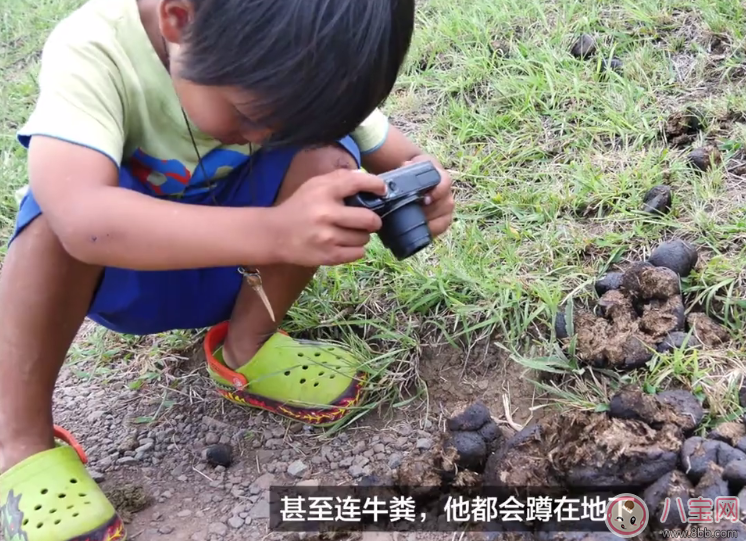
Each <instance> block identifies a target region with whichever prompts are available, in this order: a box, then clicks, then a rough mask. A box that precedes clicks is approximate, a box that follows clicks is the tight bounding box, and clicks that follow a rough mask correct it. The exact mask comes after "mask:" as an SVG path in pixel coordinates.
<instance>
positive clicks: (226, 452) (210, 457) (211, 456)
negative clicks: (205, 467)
mask: <svg viewBox="0 0 746 541" xmlns="http://www.w3.org/2000/svg"><path fill="white" fill-rule="evenodd" d="M205 459H206V460H207V462H208V463H209V464H211V465H213V466H223V467H224V468H228V467H230V465H231V464H233V449H232V448H231V446H230V445H224V444H221V443H219V444H217V445H212V446H210V447H208V448H207V449H206V450H205Z"/></svg>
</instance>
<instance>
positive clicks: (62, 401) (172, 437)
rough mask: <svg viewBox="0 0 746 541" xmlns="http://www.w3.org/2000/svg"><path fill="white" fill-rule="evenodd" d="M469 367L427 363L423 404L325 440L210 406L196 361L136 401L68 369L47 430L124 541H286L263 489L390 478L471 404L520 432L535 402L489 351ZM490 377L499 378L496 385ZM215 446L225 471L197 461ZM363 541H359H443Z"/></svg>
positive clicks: (176, 367) (171, 365)
mask: <svg viewBox="0 0 746 541" xmlns="http://www.w3.org/2000/svg"><path fill="white" fill-rule="evenodd" d="M476 354H477V353H474V355H476ZM479 355H481V356H482V357H481V359H480V361H479V362H473V363H471V365H469V364H467V365H466V366H465V365H464V360H465V355H464V354H463V353H459V352H456V351H453V350H450V351H449V350H447V349H441V350H439V351H429V352H426V353H425V354H424V355H423V358H422V360H421V361H420V366H421V369H422V378H423V380H424V382H425V383H426V384H427V386H428V394H429V396H430V401H425V402H423V401H420V402H418V403H416V404H415V405H413V406H412V407H409V408H403V409H396V410H384V411H380V412H373V413H371V414H369V415H368V416H366V417H364V418H363V419H361V420H360V421H357V422H356V423H355V424H354V425H352V426H351V427H349V428H347V429H346V430H345V431H343V432H341V433H339V434H337V435H334V436H332V437H331V438H328V439H325V438H324V437H323V435H322V434H321V432H320V431H316V430H309V429H308V427H302V426H301V425H299V424H296V423H292V422H290V421H286V420H284V419H281V418H279V417H276V416H272V415H269V414H267V413H266V412H261V411H259V410H253V409H244V408H240V407H238V406H235V405H233V404H231V403H228V402H226V401H224V400H223V399H221V398H219V397H217V396H216V395H215V394H214V393H213V390H212V387H211V384H210V381H209V379H208V378H207V376H206V373H205V371H204V367H203V365H202V355H201V354H199V353H196V354H194V355H192V356H190V357H189V358H186V359H182V360H175V361H170V362H168V363H166V366H165V368H164V371H163V373H162V375H165V376H166V377H165V378H161V381H160V382H159V383H156V384H145V385H143V386H142V387H140V388H139V389H137V390H132V389H130V388H129V387H130V385H128V382H127V380H126V378H123V377H118V376H117V373H118V372H120V371H119V370H118V369H117V366H116V364H115V365H112V366H109V367H108V370H109V373H110V374H111V377H109V378H107V377H106V376H103V377H102V375H101V374H99V375H97V376H96V377H93V378H90V377H87V376H89V375H90V373H89V372H87V370H88V369H90V370H92V371H93V370H96V365H95V364H92V365H90V366H86V365H85V363H82V364H76V365H73V366H72V367H71V366H67V367H65V368H64V369H63V372H62V376H61V379H60V384H59V386H58V388H57V391H56V395H55V416H56V418H55V421H56V423H57V424H59V425H62V426H64V427H65V428H67V429H68V430H69V431H71V432H72V433H73V434H74V435H75V437H76V438H77V439H78V440H79V442H80V443H81V444H82V445H83V447H84V448H85V450H86V452H87V454H88V456H89V459H90V462H89V465H88V466H89V469H90V470H91V471H92V472H93V473H94V476H95V478H96V479H97V480H100V482H101V485H102V487H103V488H104V490H105V491H106V492H107V494H108V495H109V497H110V498H111V499H112V501H114V502H115V505H116V506H117V508H118V509H119V510H120V512H121V513H122V514H123V517H124V518H125V520H127V521H129V523H128V525H127V528H128V533H129V535H130V536H131V537H129V538H128V539H133V540H151V539H172V540H175V541H181V540H185V541H187V540H188V541H206V540H213V541H214V540H244V539H286V538H292V536H293V535H294V534H290V533H283V532H271V531H269V521H268V516H269V508H268V503H267V502H268V496H269V494H268V489H269V487H270V486H293V485H296V484H303V485H309V484H310V485H314V484H319V485H321V486H339V485H345V484H356V483H359V482H361V479H363V478H364V477H365V476H370V475H376V476H380V477H384V476H389V477H390V476H391V475H392V474H393V472H394V471H395V470H396V468H397V467H398V465H399V464H400V463H401V462H402V460H404V459H406V458H407V457H408V456H410V455H417V454H421V453H425V452H427V451H428V450H429V449H430V448H432V446H433V445H434V444H435V443H436V442H437V439H438V433H439V432H441V431H442V430H443V429H444V426H445V420H446V419H447V418H448V417H449V416H450V415H452V414H453V412H454V411H456V410H457V409H459V408H461V407H463V406H465V405H467V404H469V403H471V402H473V401H474V400H481V401H483V402H484V403H485V404H487V405H488V406H489V408H490V410H491V411H492V413H493V416H494V418H495V420H496V421H497V422H498V423H499V424H500V425H501V426H502V427H503V428H504V429H505V430H507V431H509V432H510V431H515V430H517V429H520V428H521V427H522V426H523V425H522V424H523V423H525V422H526V421H528V420H529V419H530V418H531V417H532V416H533V415H534V412H532V411H531V408H532V406H533V405H536V402H535V399H534V393H535V391H534V390H533V388H532V386H531V385H530V384H529V383H528V382H526V381H525V379H523V378H522V377H521V375H520V371H516V370H514V369H511V368H510V365H509V364H508V363H507V362H506V359H505V358H504V357H503V358H501V356H500V355H497V354H496V352H495V351H489V352H486V353H484V352H479ZM125 370H126V368H125V367H123V366H122V367H121V372H124V371H125ZM500 373H505V374H506V377H504V378H503V377H501V376H495V374H500ZM506 408H507V409H506ZM537 413H538V412H537ZM220 443H224V444H227V445H230V446H231V448H232V450H233V463H232V464H231V465H230V467H228V468H227V469H226V468H224V467H222V466H217V467H216V466H214V465H213V464H211V463H208V462H207V461H206V459H205V456H204V453H203V451H204V449H205V448H206V447H207V446H208V445H211V444H220ZM295 535H296V536H297V534H295ZM309 535H310V534H309ZM365 535H366V537H365V539H366V540H370V541H386V540H394V539H402V540H414V539H417V540H420V539H421V540H431V539H432V540H436V539H452V538H453V536H454V534H453V533H401V534H396V535H393V534H389V533H375V532H366V534H365ZM288 536H290V537H288ZM301 536H302V534H301ZM376 536H378V537H376ZM387 536H388V537H387ZM397 536H398V537H397ZM351 538H355V537H354V536H353V537H351Z"/></svg>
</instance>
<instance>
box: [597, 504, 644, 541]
mask: <svg viewBox="0 0 746 541" xmlns="http://www.w3.org/2000/svg"><path fill="white" fill-rule="evenodd" d="M649 520H650V515H649V514H648V507H647V505H645V502H644V501H643V500H642V498H640V497H638V496H635V495H634V494H619V495H618V496H616V497H614V498H612V499H611V501H609V505H608V507H607V509H606V520H605V522H606V526H607V527H608V528H609V531H610V532H611V533H613V534H616V535H618V536H619V537H634V536H636V535H639V534H640V533H641V532H642V531H643V530H644V529H645V527H646V526H647V525H648V521H649Z"/></svg>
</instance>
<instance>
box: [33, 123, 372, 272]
mask: <svg viewBox="0 0 746 541" xmlns="http://www.w3.org/2000/svg"><path fill="white" fill-rule="evenodd" d="M29 151H30V154H29V174H30V180H31V189H32V191H33V193H34V197H35V198H36V200H37V202H38V204H39V206H40V207H41V208H42V210H43V212H44V217H45V218H46V220H47V221H48V223H49V225H50V227H51V229H52V230H53V232H54V233H55V234H56V235H57V237H58V238H59V240H60V242H61V243H62V245H63V246H64V248H65V250H66V251H67V252H68V253H70V255H71V256H73V257H75V258H76V259H78V260H80V261H83V262H86V263H89V264H92V265H101V266H109V267H119V268H128V269H134V270H170V269H188V268H203V267H216V266H233V265H251V266H261V265H270V264H276V263H290V264H297V265H307V266H317V265H322V264H323V265H333V264H339V263H347V262H349V261H354V260H356V259H358V258H359V257H361V256H362V254H363V253H364V246H352V245H350V244H349V240H348V238H349V234H350V230H351V229H355V230H358V231H365V230H367V231H369V232H371V233H372V232H374V231H375V230H377V229H378V228H379V227H380V219H379V218H378V217H377V216H376V215H375V213H373V212H371V211H368V210H366V209H357V208H349V207H345V206H344V205H343V203H342V200H343V198H345V197H348V196H350V195H353V194H354V193H357V192H359V191H369V192H374V193H378V194H379V195H383V193H385V192H384V190H385V187H384V186H383V182H382V181H381V179H379V178H378V177H374V176H372V175H365V174H361V173H357V172H354V171H346V170H341V171H339V172H337V173H334V174H331V175H324V176H322V177H317V178H315V179H311V180H309V181H308V182H307V183H306V184H305V185H304V186H303V187H302V188H301V189H300V190H299V191H298V192H296V194H295V195H293V196H292V197H290V199H288V200H287V201H285V202H284V203H283V204H281V205H279V206H277V207H272V208H225V207H221V208H218V207H211V206H201V205H187V204H183V203H175V202H170V201H163V200H158V199H157V198H155V197H150V196H147V195H143V194H139V193H136V192H133V191H130V190H125V189H121V188H119V187H118V186H117V185H118V171H117V169H116V167H115V165H114V163H113V162H112V161H111V160H110V159H109V158H107V157H106V156H104V155H103V154H101V153H100V152H98V151H95V150H91V149H88V148H85V147H82V146H80V145H74V144H70V143H66V142H64V141H61V140H58V139H51V138H46V137H41V136H37V137H34V138H33V139H32V141H31V145H30V148H29Z"/></svg>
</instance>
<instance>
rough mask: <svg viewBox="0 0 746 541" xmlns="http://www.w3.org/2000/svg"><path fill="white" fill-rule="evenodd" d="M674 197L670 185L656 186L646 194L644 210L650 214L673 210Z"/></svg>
mask: <svg viewBox="0 0 746 541" xmlns="http://www.w3.org/2000/svg"><path fill="white" fill-rule="evenodd" d="M672 199H673V197H672V194H671V187H670V186H666V185H660V186H654V187H652V188H651V189H650V190H649V191H648V193H646V194H645V197H644V199H643V203H644V204H643V207H642V210H643V211H644V212H647V213H648V214H666V213H667V212H669V211H670V210H671V203H672Z"/></svg>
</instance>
